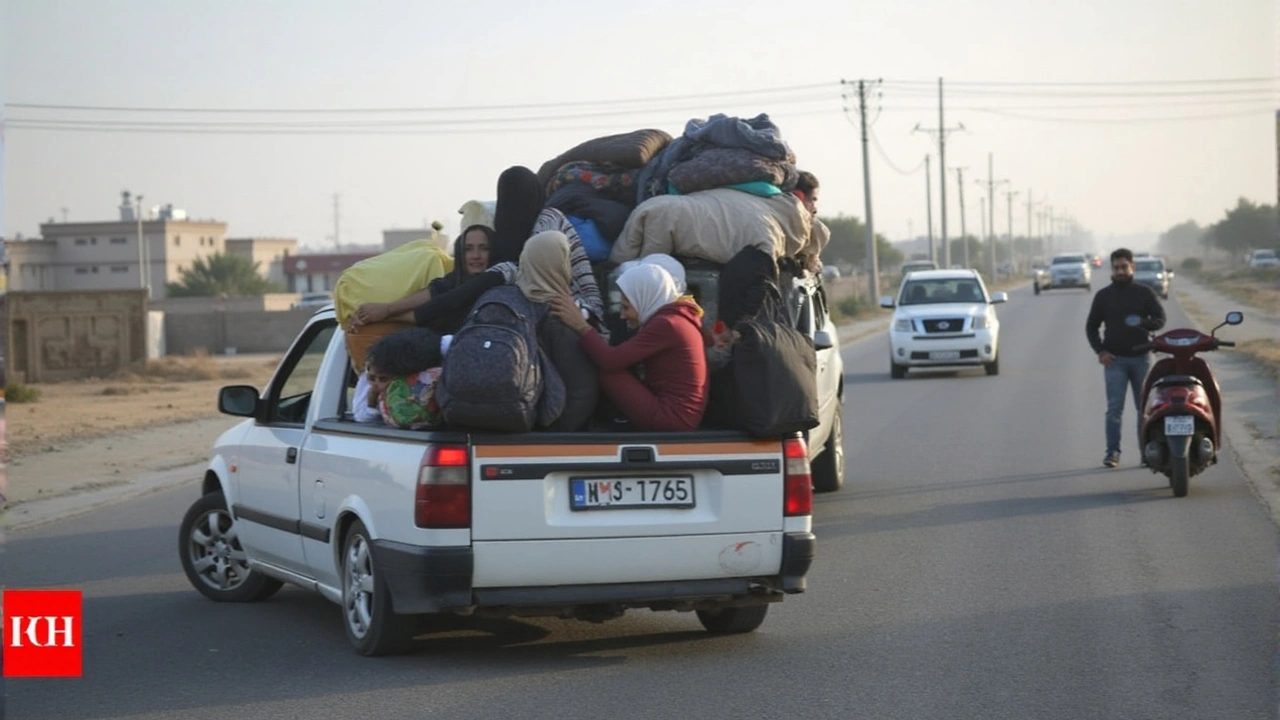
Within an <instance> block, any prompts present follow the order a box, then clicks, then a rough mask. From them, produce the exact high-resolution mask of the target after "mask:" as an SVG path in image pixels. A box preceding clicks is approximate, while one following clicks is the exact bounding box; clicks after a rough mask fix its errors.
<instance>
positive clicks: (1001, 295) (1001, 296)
mask: <svg viewBox="0 0 1280 720" xmlns="http://www.w3.org/2000/svg"><path fill="white" fill-rule="evenodd" d="M1007 302H1009V293H1006V292H998V293H995V294H993V295H992V296H991V304H992V305H999V304H1000V303H1007Z"/></svg>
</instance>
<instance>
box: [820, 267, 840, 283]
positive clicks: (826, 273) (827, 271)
mask: <svg viewBox="0 0 1280 720" xmlns="http://www.w3.org/2000/svg"><path fill="white" fill-rule="evenodd" d="M822 279H823V280H839V279H840V268H838V267H836V266H834V265H828V266H826V267H824V268H822Z"/></svg>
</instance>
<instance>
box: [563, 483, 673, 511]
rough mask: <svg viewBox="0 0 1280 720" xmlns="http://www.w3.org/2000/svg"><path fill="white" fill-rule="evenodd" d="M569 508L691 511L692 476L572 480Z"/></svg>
mask: <svg viewBox="0 0 1280 720" xmlns="http://www.w3.org/2000/svg"><path fill="white" fill-rule="evenodd" d="M569 488H570V490H571V493H570V496H569V508H570V509H572V510H619V509H626V508H691V507H693V506H694V502H693V477H692V476H684V477H661V478H609V479H592V478H573V479H571V480H570V481H569Z"/></svg>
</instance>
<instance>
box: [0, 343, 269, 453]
mask: <svg viewBox="0 0 1280 720" xmlns="http://www.w3.org/2000/svg"><path fill="white" fill-rule="evenodd" d="M278 362H279V357H278V356H269V355H248V356H229V357H221V356H217V357H213V356H192V357H170V358H164V359H162V360H158V361H152V362H150V363H149V364H148V367H147V368H146V369H141V368H139V369H137V370H135V371H132V372H129V371H126V372H121V373H118V374H117V375H115V376H113V377H110V378H102V379H92V380H81V381H75V382H63V383H33V384H31V385H29V386H27V387H29V388H32V389H34V390H36V391H38V392H39V393H40V397H39V399H38V400H37V401H35V402H15V400H16V398H15V397H12V396H11V397H9V398H8V401H7V402H6V406H7V407H6V408H5V411H6V412H5V420H6V423H5V424H6V426H7V427H6V430H7V435H8V438H7V439H8V445H9V453H10V456H11V457H12V458H13V459H15V460H21V459H22V458H23V457H28V456H31V455H35V454H41V453H48V452H57V451H60V450H63V449H66V448H67V447H68V446H71V445H75V444H80V443H84V442H85V441H88V440H93V439H96V438H102V437H107V436H113V435H119V434H121V433H126V432H129V431H133V430H138V429H141V428H147V427H154V426H157V425H174V424H178V423H183V422H188V421H193V420H205V419H210V418H218V417H225V416H222V415H220V414H219V413H218V404H217V402H218V401H217V397H218V389H219V388H221V387H222V386H224V385H232V384H246V385H253V386H256V387H259V388H260V387H262V386H264V385H265V384H266V383H267V381H268V380H270V378H271V373H272V372H273V371H274V370H275V367H276V364H277V363H278ZM228 419H230V418H228ZM207 450H208V448H207V447H205V448H202V452H207Z"/></svg>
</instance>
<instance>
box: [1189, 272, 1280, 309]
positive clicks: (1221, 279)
mask: <svg viewBox="0 0 1280 720" xmlns="http://www.w3.org/2000/svg"><path fill="white" fill-rule="evenodd" d="M1193 277H1195V278H1196V280H1198V281H1199V282H1201V283H1204V284H1205V285H1208V286H1209V287H1211V288H1213V289H1214V290H1217V291H1218V292H1220V293H1222V294H1223V295H1226V296H1227V297H1229V298H1231V299H1232V300H1235V301H1237V302H1240V303H1243V304H1245V305H1248V306H1249V307H1254V308H1258V309H1260V310H1270V311H1275V310H1280V270H1272V269H1261V270H1230V271H1221V270H1216V271H1215V270H1205V271H1202V272H1199V273H1196V274H1195V275H1194V276H1193Z"/></svg>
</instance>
